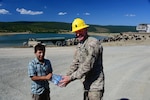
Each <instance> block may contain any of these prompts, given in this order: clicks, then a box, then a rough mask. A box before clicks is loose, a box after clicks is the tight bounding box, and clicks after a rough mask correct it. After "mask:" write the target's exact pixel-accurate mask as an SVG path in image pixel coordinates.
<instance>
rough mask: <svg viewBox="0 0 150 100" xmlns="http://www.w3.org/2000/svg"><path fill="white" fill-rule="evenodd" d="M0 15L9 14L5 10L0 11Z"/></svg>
mask: <svg viewBox="0 0 150 100" xmlns="http://www.w3.org/2000/svg"><path fill="white" fill-rule="evenodd" d="M0 14H10V13H9V11H8V10H6V9H0Z"/></svg>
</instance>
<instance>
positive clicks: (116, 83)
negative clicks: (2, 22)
mask: <svg viewBox="0 0 150 100" xmlns="http://www.w3.org/2000/svg"><path fill="white" fill-rule="evenodd" d="M74 49H75V47H52V48H47V49H46V58H48V59H50V60H51V62H52V66H53V70H54V73H56V74H61V75H64V74H65V73H66V72H67V69H68V67H69V65H70V63H71V61H72V59H73V53H74ZM0 54H1V56H0V100H30V98H31V95H30V79H29V77H28V75H27V66H28V62H29V61H30V60H31V59H32V58H33V57H34V54H33V48H0ZM103 58H104V72H105V94H104V100H121V99H123V98H124V100H150V95H149V91H150V86H149V85H150V75H149V73H150V67H149V66H150V46H146V45H145V46H144V45H143V46H112V47H109V46H106V47H105V46H104V56H103ZM50 87H51V99H52V100H82V99H83V97H82V93H83V90H82V84H81V83H80V81H78V80H77V81H74V82H72V83H70V84H69V85H68V86H67V87H65V88H60V87H57V86H55V85H54V84H52V83H50ZM125 98H126V99H125Z"/></svg>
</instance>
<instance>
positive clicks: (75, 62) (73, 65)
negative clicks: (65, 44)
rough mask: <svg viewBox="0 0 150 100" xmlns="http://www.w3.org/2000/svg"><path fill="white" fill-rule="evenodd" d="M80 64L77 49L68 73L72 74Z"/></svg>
mask: <svg viewBox="0 0 150 100" xmlns="http://www.w3.org/2000/svg"><path fill="white" fill-rule="evenodd" d="M78 65H79V60H78V59H77V50H76V51H75V54H74V59H73V61H72V64H71V65H70V68H69V70H68V72H67V74H66V75H68V76H69V75H71V74H72V73H73V72H75V71H76V70H77V69H78Z"/></svg>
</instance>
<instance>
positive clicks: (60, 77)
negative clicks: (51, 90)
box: [50, 74, 62, 85]
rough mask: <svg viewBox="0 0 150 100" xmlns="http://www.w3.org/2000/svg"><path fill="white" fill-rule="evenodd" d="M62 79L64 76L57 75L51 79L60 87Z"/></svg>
mask: <svg viewBox="0 0 150 100" xmlns="http://www.w3.org/2000/svg"><path fill="white" fill-rule="evenodd" d="M61 79H62V76H61V75H56V74H53V75H52V78H51V80H50V81H51V82H52V83H54V84H55V85H58V83H59V81H60V80H61Z"/></svg>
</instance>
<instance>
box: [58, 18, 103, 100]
mask: <svg viewBox="0 0 150 100" xmlns="http://www.w3.org/2000/svg"><path fill="white" fill-rule="evenodd" d="M88 27H89V25H86V24H85V22H84V20H82V19H80V18H76V19H75V20H74V21H73V23H72V32H75V33H76V38H77V39H78V40H79V44H78V46H77V48H76V51H75V54H74V59H73V62H72V64H71V66H70V70H69V71H68V73H67V75H66V76H63V79H62V80H61V81H60V84H59V86H62V87H63V86H66V85H67V84H68V83H70V82H72V81H74V80H76V79H81V81H82V83H83V86H84V100H102V98H103V94H104V72H103V59H102V56H103V47H102V45H101V43H100V42H99V40H97V39H96V38H93V37H89V36H88V34H87V32H88Z"/></svg>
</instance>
